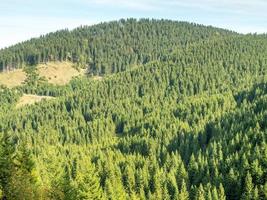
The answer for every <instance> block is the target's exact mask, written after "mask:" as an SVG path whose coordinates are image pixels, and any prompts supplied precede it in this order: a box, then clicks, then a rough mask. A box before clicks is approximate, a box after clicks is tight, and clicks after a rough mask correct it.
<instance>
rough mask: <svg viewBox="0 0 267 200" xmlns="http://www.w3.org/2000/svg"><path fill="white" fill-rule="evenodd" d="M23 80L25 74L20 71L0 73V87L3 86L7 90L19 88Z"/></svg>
mask: <svg viewBox="0 0 267 200" xmlns="http://www.w3.org/2000/svg"><path fill="white" fill-rule="evenodd" d="M25 79H26V74H25V72H24V71H23V70H22V69H17V70H14V71H10V72H2V73H0V85H5V86H7V87H8V88H13V87H16V86H20V85H21V84H23V82H24V81H25Z"/></svg>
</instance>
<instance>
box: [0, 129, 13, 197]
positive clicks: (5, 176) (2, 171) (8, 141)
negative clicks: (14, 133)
mask: <svg viewBox="0 0 267 200" xmlns="http://www.w3.org/2000/svg"><path fill="white" fill-rule="evenodd" d="M0 142H1V146H0V185H1V190H2V196H3V198H6V197H7V196H9V194H10V193H11V191H10V188H9V183H10V182H11V179H12V176H13V173H14V172H15V165H14V154H15V144H14V141H13V140H12V138H11V136H10V135H9V134H8V133H6V132H5V133H4V135H3V137H2V138H1V141H0Z"/></svg>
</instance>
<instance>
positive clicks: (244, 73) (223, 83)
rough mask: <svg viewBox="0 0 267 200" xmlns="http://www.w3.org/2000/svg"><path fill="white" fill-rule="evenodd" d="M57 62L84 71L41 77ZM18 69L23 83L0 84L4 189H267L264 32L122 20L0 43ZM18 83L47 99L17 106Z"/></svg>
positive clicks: (0, 182) (133, 195)
mask: <svg viewBox="0 0 267 200" xmlns="http://www.w3.org/2000/svg"><path fill="white" fill-rule="evenodd" d="M65 60H68V61H71V62H73V63H75V67H78V68H79V67H80V68H87V69H88V75H87V76H84V77H79V78H75V79H73V80H72V81H71V82H70V83H69V84H67V85H65V86H55V85H52V84H50V83H48V82H47V81H45V80H42V78H40V77H38V74H37V73H36V70H35V65H36V64H38V63H45V62H49V61H65ZM16 68H25V71H26V73H27V80H26V81H25V83H24V84H23V85H22V86H18V87H15V88H12V89H10V88H7V87H5V86H0V105H1V106H0V198H1V199H7V200H9V199H14V200H17V199H18V200H30V199H62V200H63V199H66V200H67V199H68V200H73V199H109V200H120V199H121V200H124V199H126V200H127V199H138V200H145V199H155V200H156V199H166V200H187V199H196V200H202V199H203V200H204V199H207V200H217V199H218V200H223V199H230V200H236V199H244V200H258V199H260V200H261V199H262V200H264V199H267V145H266V136H267V36H266V35H251V34H249V35H242V34H238V33H235V32H231V31H227V30H223V29H219V28H213V27H206V26H202V25H197V24H190V23H186V22H175V21H169V20H148V19H142V20H135V19H128V20H119V21H114V22H109V23H102V24H98V25H94V26H89V27H80V28H77V29H75V30H73V31H68V30H63V31H58V32H56V33H50V34H48V35H45V36H42V37H40V38H37V39H32V40H29V41H26V42H23V43H20V44H17V45H14V46H12V47H10V48H6V49H2V50H0V70H1V71H8V70H13V69H16ZM94 75H101V76H103V79H101V80H99V81H96V80H93V79H92V78H91V77H92V76H94ZM62 76H64V74H63V75H62ZM23 93H26V94H36V95H47V96H53V97H55V99H53V100H49V101H43V102H41V103H39V104H35V105H31V106H25V107H22V108H19V109H17V108H16V107H15V105H16V102H17V101H18V99H19V98H20V96H22V94H23Z"/></svg>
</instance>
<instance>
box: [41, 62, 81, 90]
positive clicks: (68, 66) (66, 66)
mask: <svg viewBox="0 0 267 200" xmlns="http://www.w3.org/2000/svg"><path fill="white" fill-rule="evenodd" d="M38 72H39V75H40V76H41V77H42V76H43V77H45V78H46V79H47V81H48V82H49V83H52V84H55V85H65V84H67V83H68V82H69V81H70V80H71V79H72V78H73V77H76V76H80V75H84V74H85V70H83V69H81V70H79V71H78V70H77V69H75V68H74V67H73V63H71V62H49V63H47V64H40V65H38Z"/></svg>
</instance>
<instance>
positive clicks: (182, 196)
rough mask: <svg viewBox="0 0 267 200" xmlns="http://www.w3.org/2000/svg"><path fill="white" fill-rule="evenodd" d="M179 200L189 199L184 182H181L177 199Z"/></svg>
mask: <svg viewBox="0 0 267 200" xmlns="http://www.w3.org/2000/svg"><path fill="white" fill-rule="evenodd" d="M178 199H180V200H188V199H189V193H188V191H187V187H186V183H185V181H184V180H182V186H181V189H180V192H179V198H178Z"/></svg>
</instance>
